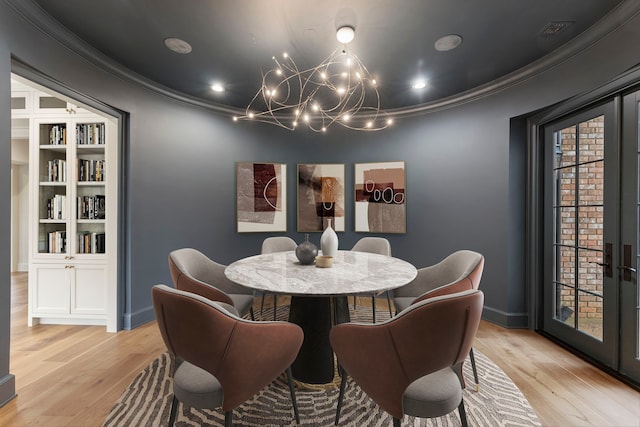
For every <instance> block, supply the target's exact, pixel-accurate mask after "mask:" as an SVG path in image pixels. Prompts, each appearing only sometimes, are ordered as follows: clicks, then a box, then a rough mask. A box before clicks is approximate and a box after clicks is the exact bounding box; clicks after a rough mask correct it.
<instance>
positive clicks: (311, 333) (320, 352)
mask: <svg viewBox="0 0 640 427" xmlns="http://www.w3.org/2000/svg"><path fill="white" fill-rule="evenodd" d="M332 300H333V307H332ZM332 309H333V310H334V319H335V322H336V323H343V322H348V321H349V307H348V303H347V299H346V297H336V298H330V297H302V296H292V297H291V308H290V310H289V321H290V322H291V323H295V324H296V325H299V326H300V327H301V328H302V330H303V331H304V341H303V343H302V348H300V352H299V353H298V357H297V358H296V360H295V361H294V362H293V365H291V371H292V373H293V377H294V378H295V379H297V380H298V381H302V382H305V383H308V384H327V383H330V382H332V381H333V377H334V373H335V365H334V360H333V359H334V358H333V350H332V349H331V344H330V342H329V331H331V326H332V323H333V321H332V316H331V314H332Z"/></svg>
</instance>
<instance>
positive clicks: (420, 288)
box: [393, 250, 484, 390]
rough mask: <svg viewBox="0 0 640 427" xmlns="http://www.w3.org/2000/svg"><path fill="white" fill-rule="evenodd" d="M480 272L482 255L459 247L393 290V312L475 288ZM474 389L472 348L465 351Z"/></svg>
mask: <svg viewBox="0 0 640 427" xmlns="http://www.w3.org/2000/svg"><path fill="white" fill-rule="evenodd" d="M483 271H484V256H482V254H480V253H478V252H475V251H470V250H460V251H456V252H454V253H452V254H451V255H449V256H447V257H446V258H445V259H443V260H442V261H440V262H439V263H437V264H434V265H431V266H429V267H424V268H420V269H418V274H417V276H416V278H415V279H413V281H411V282H409V283H408V284H406V285H405V286H402V287H401V288H398V289H395V290H394V291H393V302H394V305H395V306H396V310H397V311H402V310H404V309H406V308H407V307H409V306H410V305H412V304H415V303H417V302H420V301H422V300H424V299H427V298H433V297H436V296H440V295H447V294H453V293H456V292H461V291H464V290H468V289H478V287H479V286H480V279H481V278H482V272H483ZM469 358H470V359H471V368H472V370H473V379H474V381H475V383H476V390H479V389H480V380H479V379H478V369H477V367H476V359H475V356H474V354H473V348H471V350H470V351H469Z"/></svg>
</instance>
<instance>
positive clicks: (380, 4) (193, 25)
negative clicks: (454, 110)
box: [35, 0, 622, 110]
mask: <svg viewBox="0 0 640 427" xmlns="http://www.w3.org/2000/svg"><path fill="white" fill-rule="evenodd" d="M35 2H36V3H37V4H39V5H40V6H41V7H42V8H43V9H44V10H45V11H46V12H47V13H48V14H49V15H51V16H52V17H53V18H55V19H56V20H58V21H59V22H60V23H62V24H63V25H64V26H66V27H67V28H68V29H69V30H70V31H71V32H73V33H75V34H76V35H77V36H78V37H80V38H81V39H83V40H85V41H86V42H88V43H89V44H91V45H92V46H93V47H95V48H97V49H98V50H99V51H101V52H102V53H103V54H105V55H107V56H108V57H110V58H112V59H114V60H115V61H117V62H118V63H120V64H121V65H123V66H125V67H126V68H128V69H130V70H132V71H134V72H135V73H138V74H140V75H142V76H144V77H145V78H147V79H150V80H152V81H154V82H157V83H160V84H161V85H163V86H165V87H167V88H170V89H172V90H174V91H177V92H179V93H182V94H185V95H187V96H189V97H195V98H199V99H201V100H204V101H206V102H207V103H213V104H219V105H224V106H228V107H233V108H240V109H243V108H245V107H246V106H247V105H248V104H249V102H250V101H251V99H252V98H253V96H254V95H255V94H256V92H257V91H258V90H259V89H260V85H261V77H262V73H263V72H266V71H267V70H269V69H270V68H272V67H273V61H272V57H273V56H279V55H281V54H282V53H283V52H287V53H288V54H289V55H290V56H291V57H292V58H294V59H295V61H296V63H297V65H298V67H299V68H300V69H302V68H308V67H313V66H316V65H318V63H319V62H320V61H322V60H323V59H324V58H326V57H327V56H328V55H329V54H330V53H331V52H332V51H333V50H334V49H335V48H337V47H339V46H340V44H339V42H338V41H337V40H336V37H335V32H336V28H337V27H338V26H340V25H344V24H346V25H351V26H353V27H355V30H356V32H355V39H354V40H353V41H352V42H351V43H350V44H349V48H350V49H351V51H352V53H355V54H356V55H357V56H358V57H359V58H360V60H361V61H362V62H363V63H364V64H365V65H366V66H367V68H368V70H369V72H370V73H371V74H372V75H374V76H375V77H376V78H377V80H378V82H379V83H378V85H379V86H378V87H379V92H380V100H381V106H382V108H384V109H387V110H394V109H407V108H411V107H415V106H417V105H422V104H427V103H432V102H434V101H437V100H442V99H445V98H448V97H454V96H457V95H459V94H461V93H464V92H465V91H469V90H473V89H475V88H478V87H479V86H482V85H486V84H490V83H491V82H493V81H496V80H497V79H501V78H504V77H505V76H507V75H508V74H509V73H512V72H514V71H517V70H521V69H523V67H527V65H529V64H531V63H533V62H534V61H536V60H538V59H540V58H542V57H544V56H545V55H548V54H550V53H552V52H554V51H555V50H557V49H559V48H561V47H562V46H563V45H565V44H566V43H567V42H569V41H570V40H572V39H573V38H575V37H576V36H578V35H580V34H581V33H583V32H585V31H586V30H588V29H589V28H590V27H592V26H593V25H594V24H595V23H596V22H597V21H598V20H599V19H600V18H602V17H603V16H605V15H606V14H607V13H609V12H610V11H612V10H613V9H615V8H616V6H617V5H619V4H620V3H622V1H621V0H561V1H559V0H483V1H473V0H402V1H398V0H351V1H339V0H325V1H322V2H320V1H317V0H316V1H309V0H269V1H267V0H261V1H259V0H180V1H177V0H91V1H90V2H87V1H86V0H64V1H60V0H35ZM557 22H561V23H569V25H568V26H566V27H565V28H564V29H563V30H562V31H560V32H558V33H556V34H555V35H545V34H543V28H544V27H545V26H547V25H548V24H550V23H557ZM449 34H457V35H460V36H461V37H462V39H463V41H462V44H461V45H460V46H459V47H458V48H456V49H454V50H451V51H445V52H442V51H437V50H436V49H435V48H434V43H435V42H436V40H438V39H439V38H440V37H442V36H445V35H449ZM168 37H176V38H180V39H182V40H185V41H186V42H188V43H189V44H190V45H191V46H192V52H191V53H189V54H180V53H175V52H173V51H170V50H169V49H167V48H166V47H165V45H164V42H163V41H164V39H166V38H168ZM418 78H423V79H426V80H427V81H428V84H427V86H426V87H425V88H423V89H420V90H416V89H413V88H412V87H411V86H412V84H413V82H414V81H415V80H416V79H418ZM214 82H220V83H221V84H222V85H223V86H224V88H225V91H224V92H221V93H217V92H214V91H212V90H211V88H210V86H211V84H212V83H214Z"/></svg>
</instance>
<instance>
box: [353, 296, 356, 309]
mask: <svg viewBox="0 0 640 427" xmlns="http://www.w3.org/2000/svg"><path fill="white" fill-rule="evenodd" d="M355 309H356V296H355V295H354V296H353V310H354V311H355Z"/></svg>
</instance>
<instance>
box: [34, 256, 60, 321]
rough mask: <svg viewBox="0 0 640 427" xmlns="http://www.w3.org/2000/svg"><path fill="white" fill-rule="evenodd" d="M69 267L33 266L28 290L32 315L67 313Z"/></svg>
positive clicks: (52, 265) (55, 265)
mask: <svg viewBox="0 0 640 427" xmlns="http://www.w3.org/2000/svg"><path fill="white" fill-rule="evenodd" d="M69 271H70V269H69V266H68V265H57V264H51V265H47V264H40V265H34V266H33V268H32V269H31V272H32V273H31V274H32V275H33V278H32V279H33V280H32V286H31V289H30V292H31V295H32V298H31V303H32V311H33V314H67V313H69Z"/></svg>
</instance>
